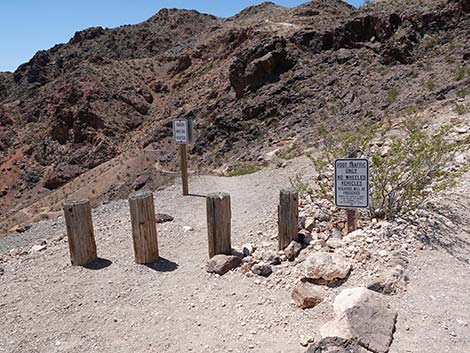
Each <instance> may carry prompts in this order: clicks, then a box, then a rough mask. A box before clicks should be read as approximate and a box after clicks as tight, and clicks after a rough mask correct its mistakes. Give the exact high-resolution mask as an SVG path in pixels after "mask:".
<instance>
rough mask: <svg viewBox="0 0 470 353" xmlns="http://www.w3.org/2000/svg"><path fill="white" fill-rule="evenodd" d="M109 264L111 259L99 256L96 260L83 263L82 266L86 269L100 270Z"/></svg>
mask: <svg viewBox="0 0 470 353" xmlns="http://www.w3.org/2000/svg"><path fill="white" fill-rule="evenodd" d="M111 264H112V261H110V260H108V259H103V258H101V257H99V258H98V259H97V260H96V261H94V262H91V263H89V264H86V265H83V266H82V267H83V268H86V269H88V270H93V271H96V270H102V269H104V268H106V267H109V266H111Z"/></svg>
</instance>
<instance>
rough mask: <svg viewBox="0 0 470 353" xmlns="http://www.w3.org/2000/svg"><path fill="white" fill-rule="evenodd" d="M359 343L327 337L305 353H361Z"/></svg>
mask: <svg viewBox="0 0 470 353" xmlns="http://www.w3.org/2000/svg"><path fill="white" fill-rule="evenodd" d="M359 352H360V351H359V347H358V345H357V343H355V342H353V341H350V340H346V339H344V338H340V337H327V338H324V339H322V340H321V341H320V342H318V343H316V344H314V345H313V346H311V347H310V348H309V349H308V350H307V352H305V353H359Z"/></svg>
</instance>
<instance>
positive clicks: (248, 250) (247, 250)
mask: <svg viewBox="0 0 470 353" xmlns="http://www.w3.org/2000/svg"><path fill="white" fill-rule="evenodd" d="M255 250H256V247H255V246H254V245H252V244H245V245H243V247H242V252H243V255H245V256H252V255H253V253H254V252H255Z"/></svg>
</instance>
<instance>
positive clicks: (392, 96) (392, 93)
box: [387, 87, 398, 104]
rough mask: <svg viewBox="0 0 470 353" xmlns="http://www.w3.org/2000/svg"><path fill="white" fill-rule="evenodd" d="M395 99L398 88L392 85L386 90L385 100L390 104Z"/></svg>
mask: <svg viewBox="0 0 470 353" xmlns="http://www.w3.org/2000/svg"><path fill="white" fill-rule="evenodd" d="M397 99H398V89H397V88H396V87H393V88H392V89H391V90H390V91H388V96H387V102H388V103H389V104H392V103H393V102H396V100H397Z"/></svg>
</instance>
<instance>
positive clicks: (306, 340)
mask: <svg viewBox="0 0 470 353" xmlns="http://www.w3.org/2000/svg"><path fill="white" fill-rule="evenodd" d="M313 342H315V337H312V336H303V337H301V338H300V345H301V346H302V347H307V346H308V345H309V344H311V343H313Z"/></svg>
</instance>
